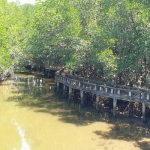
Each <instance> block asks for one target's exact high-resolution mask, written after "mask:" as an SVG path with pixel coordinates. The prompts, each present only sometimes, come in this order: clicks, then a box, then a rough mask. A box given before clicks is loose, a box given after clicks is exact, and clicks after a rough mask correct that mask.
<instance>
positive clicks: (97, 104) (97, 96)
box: [96, 94, 99, 110]
mask: <svg viewBox="0 0 150 150" xmlns="http://www.w3.org/2000/svg"><path fill="white" fill-rule="evenodd" d="M96 110H99V95H98V94H96Z"/></svg>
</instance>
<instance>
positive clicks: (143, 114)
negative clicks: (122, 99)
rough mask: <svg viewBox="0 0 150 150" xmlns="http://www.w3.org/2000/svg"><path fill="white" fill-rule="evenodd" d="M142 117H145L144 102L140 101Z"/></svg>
mask: <svg viewBox="0 0 150 150" xmlns="http://www.w3.org/2000/svg"><path fill="white" fill-rule="evenodd" d="M142 117H143V119H145V103H144V102H143V103H142Z"/></svg>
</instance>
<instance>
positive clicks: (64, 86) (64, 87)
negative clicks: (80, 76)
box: [63, 84, 66, 96]
mask: <svg viewBox="0 0 150 150" xmlns="http://www.w3.org/2000/svg"><path fill="white" fill-rule="evenodd" d="M65 89H66V85H65V84H63V96H64V95H65Z"/></svg>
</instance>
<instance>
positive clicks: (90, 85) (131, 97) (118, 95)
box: [55, 73, 150, 119]
mask: <svg viewBox="0 0 150 150" xmlns="http://www.w3.org/2000/svg"><path fill="white" fill-rule="evenodd" d="M55 80H56V82H57V91H59V83H62V84H63V90H65V86H68V87H69V99H70V98H71V92H72V89H78V90H80V98H81V103H83V96H84V93H83V92H89V93H92V94H95V95H96V103H97V105H98V103H99V96H103V97H109V98H112V99H113V114H114V116H115V115H116V107H117V100H123V101H132V102H138V103H142V115H143V119H145V104H150V91H148V90H142V89H131V88H129V87H124V86H119V85H111V86H108V85H105V84H103V83H102V84H100V83H96V82H94V81H92V82H91V81H88V80H83V79H82V78H81V79H80V78H77V79H75V77H73V76H63V75H60V74H58V73H56V74H55ZM97 107H98V106H97Z"/></svg>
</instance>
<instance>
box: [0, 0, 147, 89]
mask: <svg viewBox="0 0 150 150" xmlns="http://www.w3.org/2000/svg"><path fill="white" fill-rule="evenodd" d="M0 13H1V16H0V20H1V21H0V31H1V32H0V43H1V44H0V72H4V71H6V70H8V69H9V68H12V67H19V66H20V67H22V66H24V65H27V64H30V65H32V66H34V65H40V64H43V63H44V62H46V61H49V62H50V63H51V62H53V63H57V64H64V65H65V66H66V67H67V68H69V71H74V72H76V73H78V75H80V76H84V77H86V78H90V79H97V80H101V81H105V82H106V81H107V82H113V83H117V84H124V85H131V86H136V87H148V86H149V80H150V75H149V70H150V49H149V47H150V3H149V0H132V1H131V0H123V1H122V0H80V1H79V0H53V1H51V0H46V1H45V2H41V1H40V0H38V1H37V2H36V4H35V5H29V4H26V5H20V4H19V3H17V4H15V3H7V1H6V0H0Z"/></svg>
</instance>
